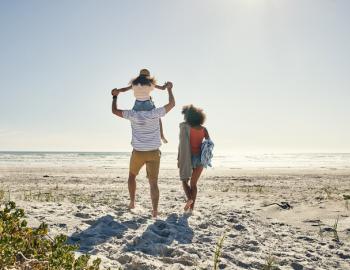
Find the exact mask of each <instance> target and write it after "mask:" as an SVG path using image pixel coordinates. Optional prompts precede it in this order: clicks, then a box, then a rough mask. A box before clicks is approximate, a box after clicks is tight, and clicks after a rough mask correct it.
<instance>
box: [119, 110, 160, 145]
mask: <svg viewBox="0 0 350 270" xmlns="http://www.w3.org/2000/svg"><path fill="white" fill-rule="evenodd" d="M165 114H166V111H165V108H164V107H161V108H156V109H153V110H152V111H138V112H137V111H133V110H124V111H123V117H124V118H125V119H128V120H130V122H131V129H132V140H131V145H132V146H133V148H134V149H135V150H137V151H151V150H156V149H158V148H159V147H160V145H161V142H160V125H159V118H161V117H163V116H164V115H165Z"/></svg>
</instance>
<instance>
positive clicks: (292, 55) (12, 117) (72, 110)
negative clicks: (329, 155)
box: [0, 0, 350, 153]
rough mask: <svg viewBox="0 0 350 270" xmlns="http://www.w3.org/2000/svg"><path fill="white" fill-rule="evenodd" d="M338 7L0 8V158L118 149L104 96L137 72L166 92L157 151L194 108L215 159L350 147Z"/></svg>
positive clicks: (347, 7)
mask: <svg viewBox="0 0 350 270" xmlns="http://www.w3.org/2000/svg"><path fill="white" fill-rule="evenodd" d="M349 12H350V1H348V0H308V1H305V0H215V1H214V0H191V1H188V0H177V1H170V0H158V1H156V0H149V1H141V0H130V1H118V0H114V1H108V0H105V1H97V0H95V1H89V0H84V1H83V0H81V1H79V0H76V1H40V0H35V1H34V0H29V1H19V0H12V1H6V0H0V151H113V152H114V151H130V150H131V145H130V140H131V128H130V123H129V122H128V120H125V119H121V118H117V117H116V116H114V115H113V114H112V113H111V100H112V98H111V95H110V90H111V89H113V88H115V87H117V88H120V87H124V86H127V84H128V83H129V81H130V79H131V78H133V77H135V76H137V74H138V72H139V70H140V69H141V68H148V69H149V70H150V71H151V73H152V75H154V76H155V77H156V78H157V80H158V82H159V84H162V83H163V82H165V81H172V82H173V84H174V89H173V90H174V95H175V98H176V107H175V108H174V109H173V110H172V111H171V112H170V113H169V114H168V115H166V117H165V118H163V125H164V133H165V135H166V137H167V138H168V140H169V143H168V144H167V145H163V146H162V151H176V149H177V144H178V133H179V123H180V122H181V121H183V117H182V115H181V108H182V106H184V105H187V104H194V105H195V106H198V107H201V108H203V109H204V111H205V113H206V115H207V121H206V123H205V126H206V127H207V128H208V130H209V133H210V135H211V137H212V139H213V141H214V143H215V145H216V146H215V149H216V151H218V152H229V153H236V152H266V153H272V152H350V139H349V138H350V124H349V123H350V121H349V120H350V106H349V101H350V76H348V73H349V70H350V50H349V48H350V27H349V25H350V16H348V15H349ZM153 99H154V101H155V103H156V105H157V106H162V105H164V104H166V103H167V93H166V91H160V90H157V91H155V92H154V94H153ZM118 102H119V107H121V108H124V109H130V108H131V107H132V105H133V102H134V97H133V95H132V93H131V92H128V93H125V94H121V96H120V98H119V100H118Z"/></svg>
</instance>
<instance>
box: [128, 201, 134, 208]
mask: <svg viewBox="0 0 350 270" xmlns="http://www.w3.org/2000/svg"><path fill="white" fill-rule="evenodd" d="M134 208H135V202H134V201H130V204H129V209H134Z"/></svg>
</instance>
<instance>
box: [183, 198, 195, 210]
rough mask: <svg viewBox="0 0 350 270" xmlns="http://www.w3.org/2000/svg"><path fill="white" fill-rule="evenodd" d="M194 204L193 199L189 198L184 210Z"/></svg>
mask: <svg viewBox="0 0 350 270" xmlns="http://www.w3.org/2000/svg"><path fill="white" fill-rule="evenodd" d="M192 204H193V200H188V201H187V202H186V204H185V207H184V210H185V211H187V210H188V209H190V207H191V206H192Z"/></svg>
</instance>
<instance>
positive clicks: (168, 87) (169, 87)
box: [166, 82, 173, 90]
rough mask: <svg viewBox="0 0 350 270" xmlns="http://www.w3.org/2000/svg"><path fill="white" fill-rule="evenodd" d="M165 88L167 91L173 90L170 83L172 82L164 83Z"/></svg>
mask: <svg viewBox="0 0 350 270" xmlns="http://www.w3.org/2000/svg"><path fill="white" fill-rule="evenodd" d="M166 88H167V89H168V90H171V89H173V83H172V82H167V83H166Z"/></svg>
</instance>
